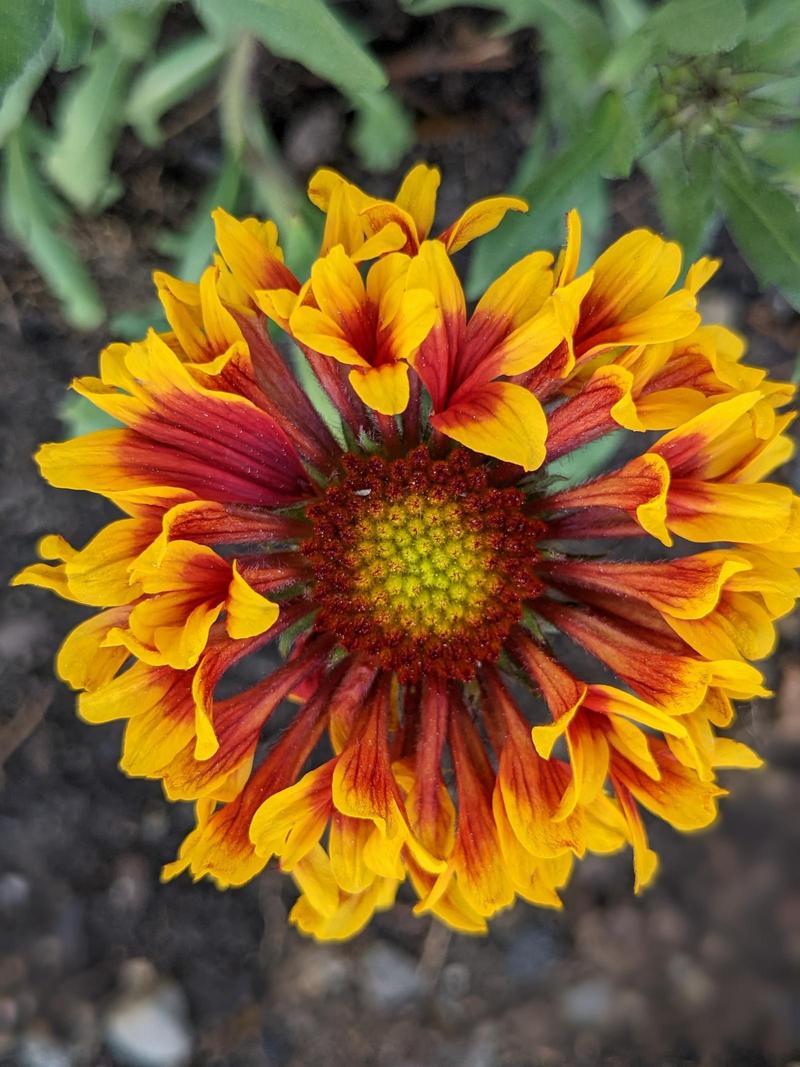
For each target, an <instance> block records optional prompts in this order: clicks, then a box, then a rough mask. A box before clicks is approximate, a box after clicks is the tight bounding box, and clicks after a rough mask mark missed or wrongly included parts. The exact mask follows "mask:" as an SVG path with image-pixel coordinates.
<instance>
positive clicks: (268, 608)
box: [225, 560, 280, 641]
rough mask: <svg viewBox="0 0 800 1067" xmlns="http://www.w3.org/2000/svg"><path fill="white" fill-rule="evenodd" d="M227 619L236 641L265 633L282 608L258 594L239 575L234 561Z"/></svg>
mask: <svg viewBox="0 0 800 1067" xmlns="http://www.w3.org/2000/svg"><path fill="white" fill-rule="evenodd" d="M225 609H226V611H227V618H226V620H225V628H226V629H227V631H228V634H229V635H230V636H231V637H232V638H234V640H236V641H240V640H242V639H243V638H245V637H255V636H256V635H257V634H263V633H265V632H266V631H267V630H268V629H269V628H270V626H272V625H274V623H275V622H276V621H277V619H278V614H279V611H280V608H279V607H278V605H277V604H276V603H274V601H272V600H268V599H267V598H266V597H265V596H262V595H261V593H257V592H256V591H255V589H253V587H252V586H251V585H249V584H248V583H247V582H246V581H245V579H244V578H243V577H242V576H241V574H240V573H239V566H238V564H237V562H236V560H234V561H233V571H232V576H231V584H230V585H229V586H228V599H227V601H226V603H225Z"/></svg>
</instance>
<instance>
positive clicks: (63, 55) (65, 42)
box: [56, 0, 92, 70]
mask: <svg viewBox="0 0 800 1067" xmlns="http://www.w3.org/2000/svg"><path fill="white" fill-rule="evenodd" d="M56 26H57V27H58V35H59V38H60V47H59V51H58V61H57V63H56V66H57V67H58V69H59V70H72V68H73V67H77V66H78V65H79V64H80V63H82V62H83V61H84V59H85V58H86V55H87V53H88V51H89V49H90V48H91V45H92V24H91V23H90V22H89V19H88V18H87V17H86V9H85V7H84V4H83V0H56Z"/></svg>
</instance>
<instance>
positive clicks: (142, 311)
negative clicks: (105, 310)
mask: <svg viewBox="0 0 800 1067" xmlns="http://www.w3.org/2000/svg"><path fill="white" fill-rule="evenodd" d="M150 329H153V330H158V331H159V332H162V331H164V330H168V329H169V323H168V322H167V320H166V318H165V317H164V309H163V307H162V306H161V304H160V303H159V302H158V300H152V301H150V303H148V304H147V305H145V306H144V307H140V308H138V309H136V308H134V309H132V310H130V311H121V312H120V313H119V314H118V315H114V317H113V318H112V319H111V320H110V321H109V323H108V331H109V333H110V334H112V335H113V336H114V337H119V338H120V339H121V340H122V341H138V340H139V339H140V338H142V337H144V336H145V334H146V333H147V331H148V330H150Z"/></svg>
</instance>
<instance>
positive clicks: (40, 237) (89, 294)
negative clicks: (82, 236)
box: [2, 127, 105, 330]
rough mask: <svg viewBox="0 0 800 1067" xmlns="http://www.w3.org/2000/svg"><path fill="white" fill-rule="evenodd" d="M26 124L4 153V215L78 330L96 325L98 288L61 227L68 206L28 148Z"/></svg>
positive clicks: (98, 319) (101, 311)
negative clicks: (50, 186) (39, 170)
mask: <svg viewBox="0 0 800 1067" xmlns="http://www.w3.org/2000/svg"><path fill="white" fill-rule="evenodd" d="M27 135H28V129H27V127H22V128H20V129H19V130H18V131H16V132H15V133H14V134H13V135H12V136H11V137H10V138H9V141H8V143H7V145H6V149H5V152H4V157H3V164H4V173H3V187H2V202H3V213H4V215H5V219H6V223H7V225H8V228H9V231H10V233H11V234H12V235H13V236H14V237H15V238H16V240H17V241H19V243H20V244H21V245H22V247H23V248H24V249H25V251H26V252H27V254H28V256H29V257H30V259H31V261H32V262H33V264H34V266H35V267H36V269H37V270H38V271H39V273H40V274H41V275H42V277H43V278H44V280H45V281H46V282H47V284H48V285H49V287H50V288H51V289H52V290H53V292H54V293H55V295H56V296H57V297H58V299H59V300H60V301H61V304H62V309H63V312H64V317H65V318H66V319H67V321H68V322H70V323H71V324H72V325H73V326H76V327H78V328H79V329H86V330H90V329H94V327H96V326H98V325H99V324H100V323H101V322H102V321H103V318H104V315H105V312H104V309H103V305H102V303H101V302H100V297H99V296H98V293H97V290H96V289H95V286H94V284H93V282H92V280H91V278H90V277H89V275H88V273H87V272H86V269H85V268H84V266H83V264H82V263H81V261H80V259H79V258H78V256H77V254H76V253H75V251H74V249H73V248H72V246H71V245H70V244H69V242H68V241H67V240H66V239H65V238H64V237H63V236H61V234H60V233H59V230H60V229H61V228H62V226H63V224H64V222H65V221H66V213H65V211H64V208H63V207H62V205H61V204H59V203H58V201H57V200H56V199H55V197H54V196H53V195H52V193H51V192H50V191H49V189H48V188H47V187H46V185H45V184H44V182H43V181H42V179H41V178H40V177H39V175H38V174H37V172H36V169H35V167H34V166H33V163H32V161H31V158H30V154H29V151H28V143H27V139H28V137H27Z"/></svg>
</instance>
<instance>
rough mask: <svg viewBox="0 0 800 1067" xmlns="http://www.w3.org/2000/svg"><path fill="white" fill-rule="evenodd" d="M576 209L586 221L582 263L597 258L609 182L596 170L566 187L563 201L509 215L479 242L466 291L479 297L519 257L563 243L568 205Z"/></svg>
mask: <svg viewBox="0 0 800 1067" xmlns="http://www.w3.org/2000/svg"><path fill="white" fill-rule="evenodd" d="M571 207H574V208H577V209H578V211H579V212H580V215H581V220H582V222H583V236H582V241H581V265H582V267H585V266H587V265H588V264H589V263H591V262H592V260H593V259H594V258H595V256H596V253H597V250H598V247H599V242H600V240H601V239H602V237H603V236H604V234H605V232H606V230H607V227H608V214H609V205H608V183H607V182H606V181H604V180H603V178H601V177H600V175H599V174H598V173H597V172H596V171H595V172H592V173H589V174H585V175H582V176H581V177H580V178H578V179H577V180H576V182H575V184H574V185H572V186H571V187H570V188H569V189H566V190H565V193H564V199H563V201H562V202H560V203H555V202H551V203H549V204H545V205H543V206H541V207H540V208H539V209H538V210H537V209H536V207H535V206H534V207H532V209H531V211H530V212H529V213H528V214H527V215H519V214H516V213H515V214H514V215H513V216H512V215H510V214H509V215H507V216H506V218H505V219H504V220H503V222H502V223H501V225H500V226H499V227H498V228H497V229H496V230H495V231H493V232H492V233H490V234H488V235H487V236H486V237H484V238H482V239H481V240H480V241H479V242H477V243H476V246H475V251H474V253H473V256H472V260H471V261H470V269H469V275H468V281H467V293H468V295H469V297H470V298H471V299H477V298H478V297H479V296H480V294H481V293H482V292H483V291H484V290H485V289H486V287H487V286H488V285H489V284H490V282H493V281H494V279H495V278H497V277H498V275H500V274H501V273H502V272H503V271H504V270H506V269H507V268H508V267H510V266H511V264H512V263H514V262H515V261H516V260H518V259H520V258H521V257H522V256H525V255H527V254H528V252H531V251H532V250H533V249H536V248H550V249H555V248H558V247H560V246H561V245H562V244H563V242H564V235H565V228H564V225H565V218H566V212H567V209H568V208H571Z"/></svg>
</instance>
